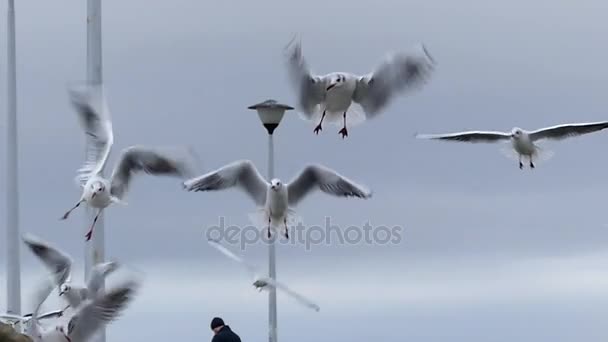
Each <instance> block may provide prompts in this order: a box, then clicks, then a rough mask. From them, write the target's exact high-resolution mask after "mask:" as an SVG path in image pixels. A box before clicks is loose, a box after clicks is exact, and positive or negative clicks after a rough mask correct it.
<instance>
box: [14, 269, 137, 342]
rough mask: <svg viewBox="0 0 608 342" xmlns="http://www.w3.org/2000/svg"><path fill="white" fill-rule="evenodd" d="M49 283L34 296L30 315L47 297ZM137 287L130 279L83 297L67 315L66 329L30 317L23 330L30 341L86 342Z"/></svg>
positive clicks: (110, 318)
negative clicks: (99, 292) (79, 303)
mask: <svg viewBox="0 0 608 342" xmlns="http://www.w3.org/2000/svg"><path fill="white" fill-rule="evenodd" d="M50 286H51V285H50V283H49V287H48V292H45V291H40V294H39V295H38V296H37V303H38V305H37V307H36V309H35V310H34V313H33V315H34V316H36V315H37V314H38V311H39V309H40V306H41V305H42V303H43V302H44V300H45V299H46V298H47V297H48V295H49V293H50V289H51V287H50ZM138 287H139V283H138V282H136V281H133V280H131V281H128V282H125V283H124V284H121V285H119V286H117V287H114V288H112V289H110V290H109V291H107V292H106V293H103V294H100V295H99V296H97V297H95V298H93V299H90V300H87V301H86V302H85V303H84V304H82V306H80V307H79V309H78V310H77V311H76V313H75V314H74V315H73V316H72V317H71V319H70V321H69V323H68V325H67V329H66V327H64V326H63V325H61V324H59V325H55V326H53V327H48V328H47V327H43V326H41V325H40V324H39V323H38V321H37V320H34V319H32V320H29V322H28V325H27V327H26V333H27V334H28V336H30V337H31V338H32V339H33V341H34V342H86V341H88V340H89V339H90V338H91V337H92V336H93V335H95V334H96V333H97V332H98V331H99V330H100V329H101V328H103V327H104V326H106V325H107V324H109V323H110V322H112V321H114V320H115V319H116V318H118V316H119V315H120V313H121V312H122V311H124V309H125V308H126V307H127V305H128V304H129V302H131V300H132V299H133V297H134V296H135V294H136V292H137V289H138Z"/></svg>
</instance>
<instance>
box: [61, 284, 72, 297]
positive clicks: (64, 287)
mask: <svg viewBox="0 0 608 342" xmlns="http://www.w3.org/2000/svg"><path fill="white" fill-rule="evenodd" d="M71 288H72V287H71V286H70V284H67V283H63V284H61V286H60V287H59V296H63V295H64V294H65V293H66V292H68V291H70V289H71Z"/></svg>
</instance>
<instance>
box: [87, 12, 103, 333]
mask: <svg viewBox="0 0 608 342" xmlns="http://www.w3.org/2000/svg"><path fill="white" fill-rule="evenodd" d="M102 66H103V63H102V42H101V0H88V1H87V81H88V82H89V83H91V84H94V85H100V86H102V87H100V88H101V91H103V73H102V71H103V68H102ZM102 95H103V94H102ZM102 98H103V97H102ZM95 214H96V211H95V210H94V209H92V208H87V215H86V216H87V220H86V224H85V227H86V229H85V230H86V231H88V230H89V228H90V225H91V223H92V222H93V218H94V215H95ZM104 244H105V229H104V220H103V216H100V217H99V220H98V221H97V223H96V224H95V230H94V231H93V238H92V239H91V241H89V242H87V243H86V245H85V279H87V280H88V279H89V274H90V272H91V269H92V268H93V266H94V265H95V264H97V263H100V262H103V261H104V259H105V246H104ZM102 289H103V284H102ZM96 336H97V337H96V341H97V342H105V340H106V332H105V329H102V330H101V331H100V332H99V334H97V335H96Z"/></svg>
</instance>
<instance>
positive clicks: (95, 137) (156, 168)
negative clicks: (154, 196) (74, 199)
mask: <svg viewBox="0 0 608 342" xmlns="http://www.w3.org/2000/svg"><path fill="white" fill-rule="evenodd" d="M70 97H71V101H72V104H73V105H74V107H75V108H76V111H77V113H78V116H79V118H80V121H81V124H82V126H83V128H84V130H85V133H86V137H87V143H86V148H87V154H86V155H87V157H86V161H85V163H84V165H83V166H82V167H81V168H80V169H79V170H78V177H77V178H76V180H77V182H78V184H79V185H80V187H81V188H82V195H81V197H80V200H78V203H76V205H75V206H74V207H73V208H71V209H70V210H68V211H67V212H66V213H65V214H64V215H63V217H62V218H61V219H63V220H65V219H67V218H68V216H69V215H70V213H71V212H72V211H73V210H74V209H76V208H78V206H80V204H82V203H83V202H86V203H87V204H88V205H89V206H91V207H93V208H96V209H97V214H96V215H95V218H94V219H93V224H92V225H91V228H90V230H89V231H88V233H87V234H86V239H87V241H88V240H90V239H91V236H92V234H93V228H94V227H95V223H96V222H97V219H98V218H99V215H100V214H101V213H102V211H103V210H104V209H105V208H107V207H108V206H109V205H111V204H113V203H123V204H124V202H122V198H123V197H124V196H125V194H126V192H127V189H128V187H129V183H130V181H131V177H132V176H133V174H136V173H138V172H142V171H143V172H145V173H147V174H151V175H165V176H180V177H185V176H186V174H187V167H186V163H185V162H184V161H178V160H175V159H172V158H170V157H169V156H166V155H163V154H161V153H158V152H156V151H153V150H149V149H147V148H144V147H140V146H131V147H128V148H126V149H124V150H123V151H122V153H121V155H120V157H119V160H118V163H117V164H116V166H115V167H114V170H113V172H112V176H111V177H110V178H109V179H106V178H104V177H103V176H102V175H101V173H102V171H103V169H104V166H105V165H106V162H107V160H108V156H109V155H110V151H111V148H112V144H113V142H114V135H113V133H112V122H111V121H110V113H109V111H108V107H107V104H106V101H105V98H104V96H103V89H102V88H101V86H90V87H88V88H87V89H85V90H84V91H82V90H77V89H71V91H70Z"/></svg>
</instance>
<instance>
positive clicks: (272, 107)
mask: <svg viewBox="0 0 608 342" xmlns="http://www.w3.org/2000/svg"><path fill="white" fill-rule="evenodd" d="M247 108H248V109H253V110H256V111H257V112H258V116H259V117H260V120H261V121H262V124H263V125H264V128H266V131H267V132H268V180H270V179H272V178H274V143H273V138H272V137H273V133H274V130H275V129H276V128H277V127H279V123H281V119H283V115H284V114H285V111H288V110H292V109H293V107H290V106H288V105H285V104H281V103H278V102H277V101H275V100H266V101H264V102H260V103H258V104H255V105H253V106H249V107H247ZM275 240H276V234H272V237H271V238H270V241H269V244H268V276H269V277H270V279H272V280H276V279H277V269H276V252H275V244H274V243H275ZM268 340H269V342H277V341H278V339H277V290H276V288H274V287H273V286H270V290H269V292H268Z"/></svg>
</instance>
